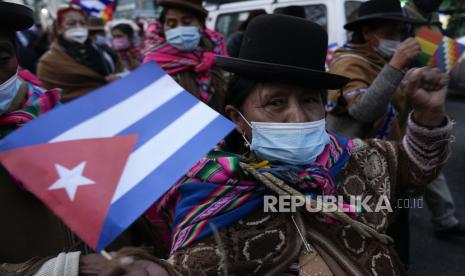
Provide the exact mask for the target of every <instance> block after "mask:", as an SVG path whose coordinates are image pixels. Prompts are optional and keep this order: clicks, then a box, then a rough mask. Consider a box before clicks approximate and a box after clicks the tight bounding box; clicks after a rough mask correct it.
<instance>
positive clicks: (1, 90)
mask: <svg viewBox="0 0 465 276" xmlns="http://www.w3.org/2000/svg"><path fill="white" fill-rule="evenodd" d="M20 86H21V80H20V79H19V78H18V75H17V74H16V73H15V74H14V75H13V76H12V77H11V78H9V79H8V80H6V81H5V82H4V83H2V84H0V115H3V114H5V112H6V111H7V110H8V108H10V106H11V103H12V102H13V100H14V99H15V97H16V94H18V90H19V87H20Z"/></svg>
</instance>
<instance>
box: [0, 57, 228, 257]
mask: <svg viewBox="0 0 465 276" xmlns="http://www.w3.org/2000/svg"><path fill="white" fill-rule="evenodd" d="M233 127H234V126H233V124H232V123H231V122H229V121H228V120H226V119H225V118H224V117H222V116H221V115H220V114H218V113H217V112H215V111H214V110H213V109H211V108H209V107H208V106H207V105H206V104H204V103H202V102H200V101H199V100H197V99H196V98H195V97H193V96H192V95H190V94H189V93H188V92H186V91H184V89H183V88H181V87H180V86H179V85H178V84H177V83H176V82H175V81H174V80H173V79H172V78H171V77H170V76H168V75H166V74H165V73H164V72H163V70H162V69H161V68H160V67H159V66H158V65H156V64H155V63H148V64H146V65H144V66H142V67H140V68H139V69H137V70H136V71H134V72H133V73H131V74H130V75H128V76H127V77H125V78H123V79H121V80H118V81H115V82H113V83H111V84H109V85H107V86H105V87H103V88H101V89H98V90H97V91H95V92H93V93H91V94H88V95H86V96H84V97H82V98H79V99H77V100H75V101H73V102H71V103H69V104H66V105H63V106H61V107H59V108H57V109H55V110H53V111H51V112H49V113H47V114H45V115H44V116H42V117H40V118H39V119H37V120H35V121H32V122H31V123H29V124H27V125H25V126H24V127H22V128H21V129H19V130H18V131H16V132H14V133H12V134H11V135H10V136H8V137H6V138H5V139H4V140H2V141H1V142H0V163H1V164H2V165H3V166H4V167H5V168H6V169H7V170H8V171H9V172H10V174H12V175H13V176H14V177H15V178H16V179H18V180H19V181H21V182H22V184H23V185H24V186H25V188H26V189H28V190H29V191H30V192H32V193H34V194H35V195H36V196H37V197H38V198H39V199H41V200H42V201H43V202H44V203H45V204H46V205H47V206H48V207H49V208H50V209H52V211H54V212H55V213H56V214H57V215H58V216H59V217H60V218H62V219H63V221H64V222H65V223H66V224H67V225H68V226H69V227H70V228H71V229H72V230H73V231H74V232H75V233H76V234H77V235H78V236H79V237H80V238H81V239H82V240H83V241H85V242H86V243H87V244H88V245H90V246H91V247H92V248H94V249H96V250H97V251H101V250H103V249H104V248H105V247H106V246H107V245H108V244H109V243H110V242H111V241H112V240H113V239H115V238H116V237H117V236H118V235H119V234H120V233H121V232H123V231H124V230H125V229H126V228H127V227H128V226H130V224H131V223H132V222H133V221H134V220H135V219H137V218H138V217H139V216H140V215H141V214H142V213H143V212H144V211H145V210H146V209H147V208H148V207H150V206H151V205H152V204H153V203H154V202H155V201H156V200H157V199H158V198H159V197H160V196H161V195H163V193H164V192H165V191H166V190H168V188H169V187H170V186H171V185H172V184H174V183H175V182H176V181H177V180H178V179H179V178H181V177H182V176H183V175H184V173H185V172H186V171H188V169H189V168H190V167H192V166H193V165H194V164H195V163H196V162H197V161H198V160H199V159H200V158H201V157H202V156H203V155H204V154H205V153H207V152H208V151H209V150H210V149H211V148H212V147H213V146H214V145H216V144H217V142H218V141H219V140H221V139H222V138H223V137H224V136H225V135H227V134H228V133H229V132H230V131H231V130H232V129H233Z"/></svg>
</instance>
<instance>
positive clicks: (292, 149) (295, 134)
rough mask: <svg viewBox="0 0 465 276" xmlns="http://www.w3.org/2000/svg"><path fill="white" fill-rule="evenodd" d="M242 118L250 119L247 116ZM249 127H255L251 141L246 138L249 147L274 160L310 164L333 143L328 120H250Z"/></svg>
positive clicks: (261, 155)
mask: <svg viewBox="0 0 465 276" xmlns="http://www.w3.org/2000/svg"><path fill="white" fill-rule="evenodd" d="M239 114H241V113H240V112H239ZM241 116H242V114H241ZM242 118H243V119H244V120H245V121H246V122H247V120H246V119H245V118H244V116H242ZM247 123H248V122H247ZM248 124H249V123H248ZM249 126H250V127H251V128H252V144H250V143H249V142H248V141H247V139H246V138H245V137H244V139H246V142H247V143H249V146H250V149H251V150H253V151H254V152H255V154H257V156H258V157H260V158H262V159H265V160H269V161H271V162H273V161H277V162H281V163H284V164H289V165H306V164H311V163H313V162H315V161H316V158H317V157H318V156H319V155H320V154H321V153H322V152H323V150H324V149H325V146H326V145H327V144H328V143H329V142H330V138H329V135H328V133H327V132H326V120H325V119H321V120H319V121H314V122H306V123H263V122H251V124H249Z"/></svg>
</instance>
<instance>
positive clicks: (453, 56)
mask: <svg viewBox="0 0 465 276" xmlns="http://www.w3.org/2000/svg"><path fill="white" fill-rule="evenodd" d="M464 50H465V45H462V44H460V43H458V42H457V41H456V40H454V39H452V38H449V37H446V36H445V37H444V38H443V39H442V43H441V44H440V45H439V47H438V48H437V49H436V52H435V53H434V55H433V57H432V59H431V61H430V65H431V66H434V67H437V68H440V69H441V70H442V71H443V72H449V71H451V70H452V68H454V66H455V65H456V64H457V63H458V61H459V59H460V57H461V56H462V54H463V52H464Z"/></svg>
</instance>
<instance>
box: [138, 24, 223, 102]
mask: <svg viewBox="0 0 465 276" xmlns="http://www.w3.org/2000/svg"><path fill="white" fill-rule="evenodd" d="M162 33H163V31H162V26H161V23H160V22H159V21H157V22H155V23H153V24H151V25H150V26H149V27H148V29H147V40H146V41H145V50H144V63H146V62H149V61H155V62H157V63H158V64H159V65H160V66H161V67H162V68H163V69H164V70H165V71H166V72H167V73H168V74H170V75H171V74H176V73H178V72H182V71H189V70H192V71H194V72H195V73H196V75H197V84H198V86H199V91H200V100H202V101H203V102H206V103H208V102H209V101H210V99H211V97H212V93H211V89H209V88H210V81H211V74H210V70H211V68H212V66H213V65H214V56H215V55H223V56H224V55H227V52H226V47H225V43H224V36H223V35H221V34H219V33H217V32H214V31H212V30H209V29H204V31H203V33H202V34H201V35H202V37H206V38H208V39H209V40H210V41H211V42H212V43H213V45H214V47H213V51H211V52H207V51H205V50H204V49H202V48H201V47H200V46H198V47H197V49H195V50H194V51H193V52H182V51H180V50H179V49H177V48H175V47H173V46H172V45H170V44H169V43H168V42H166V39H165V37H164V36H163V35H162Z"/></svg>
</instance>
